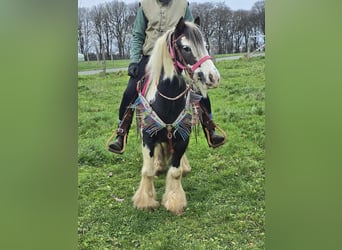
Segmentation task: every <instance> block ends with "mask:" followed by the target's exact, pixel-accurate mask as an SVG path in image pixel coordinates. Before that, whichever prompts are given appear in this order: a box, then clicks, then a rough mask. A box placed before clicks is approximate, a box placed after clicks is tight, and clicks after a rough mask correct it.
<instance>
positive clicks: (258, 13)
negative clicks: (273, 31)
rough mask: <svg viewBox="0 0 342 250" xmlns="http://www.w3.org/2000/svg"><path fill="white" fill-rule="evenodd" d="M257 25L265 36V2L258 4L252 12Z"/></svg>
mask: <svg viewBox="0 0 342 250" xmlns="http://www.w3.org/2000/svg"><path fill="white" fill-rule="evenodd" d="M251 12H252V14H253V16H254V18H255V22H256V25H257V26H258V28H260V30H261V32H262V33H263V35H265V1H258V2H256V3H255V4H254V5H253V7H252V10H251Z"/></svg>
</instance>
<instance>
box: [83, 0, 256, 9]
mask: <svg viewBox="0 0 342 250" xmlns="http://www.w3.org/2000/svg"><path fill="white" fill-rule="evenodd" d="M111 1H112V0H78V7H91V6H94V5H97V4H99V3H105V2H111ZM188 1H189V2H190V3H194V2H196V3H205V2H226V4H227V6H228V7H230V8H231V9H232V10H238V9H243V10H250V9H251V8H252V7H253V5H254V3H255V2H257V1H258V0H225V1H224V0H188ZM124 2H126V3H134V2H138V0H124Z"/></svg>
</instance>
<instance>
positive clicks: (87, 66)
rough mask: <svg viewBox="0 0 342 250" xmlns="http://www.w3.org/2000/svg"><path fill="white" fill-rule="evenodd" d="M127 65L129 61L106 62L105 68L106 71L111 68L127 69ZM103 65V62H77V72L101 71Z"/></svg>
mask: <svg viewBox="0 0 342 250" xmlns="http://www.w3.org/2000/svg"><path fill="white" fill-rule="evenodd" d="M128 65H129V60H128V59H125V60H113V61H111V60H107V61H106V67H107V68H108V69H111V68H127V67H128ZM103 68H104V63H103V61H99V62H98V61H88V62H86V61H84V62H78V71H87V70H96V69H103Z"/></svg>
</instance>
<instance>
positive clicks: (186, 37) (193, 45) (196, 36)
mask: <svg viewBox="0 0 342 250" xmlns="http://www.w3.org/2000/svg"><path fill="white" fill-rule="evenodd" d="M199 24H200V21H199V18H196V19H195V22H194V23H191V22H185V21H184V18H181V19H180V20H179V22H178V24H177V25H176V28H175V30H174V32H173V34H172V36H171V41H170V54H171V57H172V58H173V62H174V66H175V67H176V68H178V71H181V70H183V72H182V73H183V75H186V76H188V77H189V78H190V81H188V82H190V83H191V85H192V86H191V87H192V88H193V89H195V90H197V91H200V92H201V94H202V96H204V97H206V95H207V91H208V89H209V88H216V87H217V86H218V84H219V81H220V74H219V72H218V70H217V68H216V67H215V65H214V63H213V61H212V60H211V57H210V56H209V53H208V50H207V48H206V43H205V41H204V38H203V35H202V32H201V30H200V28H199Z"/></svg>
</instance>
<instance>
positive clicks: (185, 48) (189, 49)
mask: <svg viewBox="0 0 342 250" xmlns="http://www.w3.org/2000/svg"><path fill="white" fill-rule="evenodd" d="M183 50H184V51H185V52H191V48H190V47H188V46H185V45H184V46H183Z"/></svg>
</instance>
